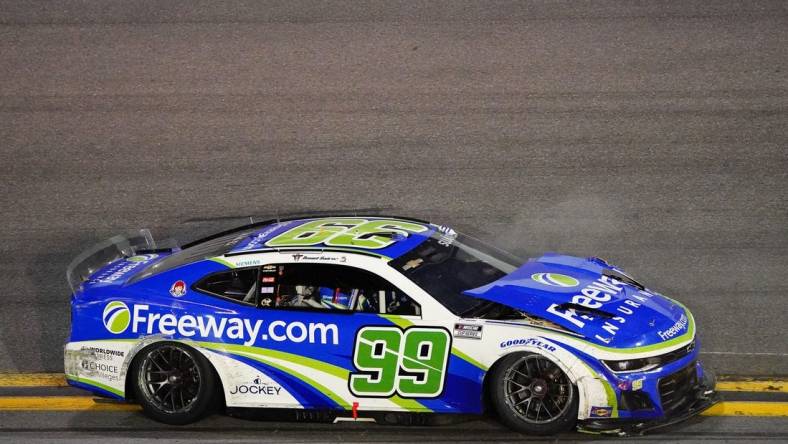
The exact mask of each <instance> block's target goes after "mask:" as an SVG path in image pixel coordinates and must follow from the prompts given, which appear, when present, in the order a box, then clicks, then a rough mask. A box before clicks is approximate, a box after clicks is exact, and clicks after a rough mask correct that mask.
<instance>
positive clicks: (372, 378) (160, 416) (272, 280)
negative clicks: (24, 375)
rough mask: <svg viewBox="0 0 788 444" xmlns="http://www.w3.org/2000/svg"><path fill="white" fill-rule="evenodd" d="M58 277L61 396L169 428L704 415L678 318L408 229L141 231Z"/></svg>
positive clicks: (610, 280)
mask: <svg viewBox="0 0 788 444" xmlns="http://www.w3.org/2000/svg"><path fill="white" fill-rule="evenodd" d="M67 277H68V280H69V282H70V284H71V287H72V290H73V295H72V297H71V320H72V322H71V333H70V338H69V341H68V343H67V344H66V347H65V373H66V377H67V378H68V381H69V383H70V384H71V385H73V386H75V387H80V388H83V389H87V390H89V391H91V392H93V393H95V394H98V395H102V396H107V397H112V398H116V399H119V400H124V401H129V402H138V403H139V404H141V406H142V408H143V411H144V412H145V413H146V414H147V415H149V416H150V417H152V418H154V419H156V420H158V421H161V422H164V423H169V424H185V423H189V422H193V421H195V420H197V419H199V418H200V417H202V416H204V415H205V414H206V413H207V412H209V411H212V410H213V409H216V408H217V407H218V408H225V407H226V408H228V409H234V408H266V409H274V410H271V412H274V411H276V412H289V413H290V414H293V418H304V417H306V416H305V413H306V412H310V414H315V415H316V414H317V413H320V414H321V415H322V416H320V417H321V418H329V419H333V420H337V419H351V418H361V419H369V418H379V416H376V415H392V414H396V415H410V416H420V417H421V416H424V415H421V414H423V413H446V414H449V413H457V414H483V413H485V412H492V413H494V414H496V415H497V417H498V418H499V419H500V420H501V421H502V422H503V423H504V424H506V425H507V426H509V427H511V428H512V429H515V430H517V431H520V432H524V433H533V434H551V433H557V432H561V431H565V430H570V429H572V428H574V427H576V426H577V427H578V428H579V429H580V430H583V431H597V432H603V431H607V432H610V431H612V432H618V433H626V432H639V431H644V430H648V429H650V428H653V427H658V426H662V425H665V424H670V423H673V422H677V421H680V420H682V419H684V418H687V417H689V416H692V415H694V414H697V413H699V412H700V411H702V410H704V409H705V408H707V407H709V406H710V405H711V404H713V403H714V402H715V399H716V393H715V392H714V390H713V388H714V382H713V378H712V377H711V375H710V374H709V373H708V372H705V371H704V369H703V367H702V366H701V363H700V361H699V360H698V342H697V339H696V335H695V322H694V320H693V317H692V314H691V313H690V312H689V310H687V308H686V307H684V306H683V305H682V304H681V303H679V302H677V301H674V300H672V299H669V298H667V297H665V296H662V295H661V294H659V293H657V292H655V291H653V290H650V289H647V288H645V287H644V286H643V285H641V284H640V283H638V282H636V281H635V280H633V279H632V278H631V277H629V276H628V275H627V274H625V273H624V272H623V271H622V270H620V269H619V268H617V267H615V266H613V265H610V264H608V263H607V262H606V261H604V260H602V259H599V258H595V257H591V258H578V257H572V256H564V255H559V254H544V255H543V256H541V257H539V258H536V259H531V260H528V261H527V262H525V263H523V261H521V260H518V259H517V258H516V257H514V256H512V255H510V254H508V253H505V252H503V251H500V250H498V249H496V248H494V247H491V246H488V245H485V244H484V243H482V242H480V241H478V240H477V239H474V238H472V237H470V236H466V235H463V234H460V233H457V232H456V231H454V230H453V229H451V228H448V227H444V226H440V225H434V224H431V223H428V222H425V221H420V220H416V219H409V218H402V217H381V216H370V217H348V216H337V217H302V218H293V219H278V220H270V221H265V222H261V223H256V224H251V225H247V226H243V227H240V228H237V229H234V230H230V231H226V232H223V233H219V234H216V235H213V236H210V237H208V238H205V239H202V240H199V241H196V242H192V243H190V244H187V245H184V246H183V247H177V246H175V245H174V244H171V245H168V246H165V245H162V244H161V243H158V244H157V243H156V242H154V240H153V239H152V237H151V236H150V232H149V231H147V230H140V232H139V233H138V234H136V235H135V236H125V237H124V236H119V237H116V238H113V239H110V240H109V241H107V242H105V243H104V244H99V245H98V246H96V247H95V248H93V249H91V250H89V251H87V252H85V253H83V254H82V255H81V256H79V257H78V258H77V259H75V260H74V262H72V264H71V265H70V266H69V269H68V272H67ZM299 412H300V413H299ZM299 415H301V416H299ZM312 417H317V416H312Z"/></svg>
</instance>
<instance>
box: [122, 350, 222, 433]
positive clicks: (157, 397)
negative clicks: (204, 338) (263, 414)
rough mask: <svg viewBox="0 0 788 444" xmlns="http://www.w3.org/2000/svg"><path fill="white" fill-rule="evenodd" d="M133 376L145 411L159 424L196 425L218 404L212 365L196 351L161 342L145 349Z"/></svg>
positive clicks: (136, 362)
mask: <svg viewBox="0 0 788 444" xmlns="http://www.w3.org/2000/svg"><path fill="white" fill-rule="evenodd" d="M131 374H132V376H133V378H134V380H133V381H134V389H135V393H136V395H137V400H138V401H139V403H140V405H142V410H143V411H144V412H145V413H146V414H147V415H148V416H150V417H151V418H153V419H155V420H157V421H159V422H163V423H166V424H174V425H182V424H188V423H191V422H194V421H196V420H198V419H200V418H202V417H203V416H205V415H206V414H207V413H208V411H209V410H210V409H211V407H212V406H213V403H214V402H215V400H216V393H217V385H216V376H215V374H214V372H213V369H212V368H211V365H210V364H209V363H208V361H207V360H206V359H205V357H204V356H202V355H201V354H200V353H198V352H197V351H195V350H194V349H192V348H190V347H186V346H184V345H182V344H179V343H176V342H158V343H155V344H153V345H150V346H149V347H147V348H145V349H143V350H142V351H141V352H140V353H139V355H138V357H137V358H136V359H135V360H134V366H133V368H132V373H131Z"/></svg>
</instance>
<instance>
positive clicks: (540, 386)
mask: <svg viewBox="0 0 788 444" xmlns="http://www.w3.org/2000/svg"><path fill="white" fill-rule="evenodd" d="M491 378H492V379H491V381H490V382H491V384H490V390H491V393H490V395H491V396H490V397H491V399H492V403H493V407H494V408H495V410H496V412H497V413H498V416H499V418H500V420H501V422H503V423H504V424H505V425H507V426H509V427H510V428H512V429H514V430H516V431H518V432H522V433H529V434H534V435H551V434H554V433H559V432H564V431H568V430H571V429H572V428H574V426H575V423H576V422H577V406H578V393H577V388H576V387H575V386H574V385H573V384H572V382H571V381H570V380H569V377H568V376H567V375H566V374H565V373H564V372H563V370H561V368H560V367H558V365H556V364H555V363H554V362H553V361H551V360H550V359H548V358H546V357H544V356H542V355H538V354H532V353H514V354H512V355H509V356H507V357H505V358H503V360H502V361H501V362H499V363H498V365H496V367H495V369H493V373H492V375H491Z"/></svg>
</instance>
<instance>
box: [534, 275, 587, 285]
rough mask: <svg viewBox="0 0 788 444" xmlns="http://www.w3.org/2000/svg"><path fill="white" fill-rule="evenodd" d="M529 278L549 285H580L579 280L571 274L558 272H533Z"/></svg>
mask: <svg viewBox="0 0 788 444" xmlns="http://www.w3.org/2000/svg"><path fill="white" fill-rule="evenodd" d="M531 279H533V280H535V281H536V282H539V283H540V284H544V285H549V286H551V287H577V286H578V285H580V281H578V280H577V279H575V278H573V277H572V276H567V275H565V274H559V273H534V274H532V275H531Z"/></svg>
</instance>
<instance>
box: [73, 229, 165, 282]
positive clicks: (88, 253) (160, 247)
mask: <svg viewBox="0 0 788 444" xmlns="http://www.w3.org/2000/svg"><path fill="white" fill-rule="evenodd" d="M177 248H178V246H177V242H176V241H175V240H174V239H166V240H165V241H163V242H159V243H157V242H156V241H154V240H153V236H152V235H151V233H150V230H148V229H147V228H143V229H141V230H138V231H135V232H131V233H129V234H127V235H122V234H120V235H117V236H113V237H111V238H109V239H107V240H105V241H103V242H99V243H98V244H96V245H94V246H93V247H91V248H89V249H87V250H85V251H83V252H82V253H81V254H79V256H77V257H76V258H74V260H73V261H71V263H70V264H69V265H68V268H67V269H66V279H67V280H68V284H69V286H70V287H71V291H72V292H74V293H75V292H76V291H77V290H78V289H79V288H80V286H81V285H82V283H83V282H85V281H86V280H88V278H89V277H90V276H91V275H92V274H93V273H95V272H96V271H97V270H99V269H101V268H103V267H105V266H107V265H109V264H111V263H112V262H115V261H117V260H118V259H121V258H128V257H132V256H136V255H140V254H149V253H156V252H172V251H173V250H175V249H177Z"/></svg>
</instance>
